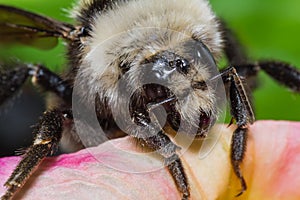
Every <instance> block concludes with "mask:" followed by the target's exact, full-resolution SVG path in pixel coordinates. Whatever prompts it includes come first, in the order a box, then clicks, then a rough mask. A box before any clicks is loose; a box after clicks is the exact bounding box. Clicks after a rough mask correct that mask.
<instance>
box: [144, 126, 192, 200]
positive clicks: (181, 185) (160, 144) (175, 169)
mask: <svg viewBox="0 0 300 200" xmlns="http://www.w3.org/2000/svg"><path fill="white" fill-rule="evenodd" d="M142 140H143V141H142V144H143V143H144V144H145V145H146V146H147V147H149V148H151V149H154V150H156V151H157V152H158V153H159V154H160V155H162V156H163V157H164V160H165V164H166V165H167V167H168V170H169V172H170V174H171V175H172V177H173V179H174V181H175V184H176V186H177V188H178V190H179V191H180V192H181V193H182V195H183V196H182V199H183V200H186V199H188V198H189V196H190V192H189V185H188V179H187V176H186V174H185V172H184V168H183V164H182V162H181V160H180V158H179V156H178V155H177V153H176V150H177V149H178V148H179V147H177V146H176V145H175V144H174V143H173V142H172V141H171V140H170V138H169V137H168V136H167V135H166V134H165V133H164V132H163V131H160V132H158V133H157V134H156V135H154V136H150V137H148V138H144V139H142Z"/></svg>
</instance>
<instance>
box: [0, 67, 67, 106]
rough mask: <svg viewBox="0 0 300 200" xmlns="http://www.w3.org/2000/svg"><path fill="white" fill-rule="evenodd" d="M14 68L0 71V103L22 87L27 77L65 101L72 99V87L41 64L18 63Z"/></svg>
mask: <svg viewBox="0 0 300 200" xmlns="http://www.w3.org/2000/svg"><path fill="white" fill-rule="evenodd" d="M18 65H20V66H18V67H15V68H14V69H6V70H1V72H0V105H1V104H2V103H4V102H5V101H6V100H7V99H8V98H9V97H11V96H12V95H14V93H15V92H16V91H17V90H18V89H19V88H21V87H22V85H23V84H24V82H25V81H26V79H27V78H28V77H32V80H33V83H35V84H37V85H39V86H41V87H42V88H43V89H44V90H47V91H51V92H54V93H55V94H57V95H58V96H59V97H61V98H62V99H64V100H65V101H66V102H71V100H72V87H70V86H69V84H68V83H67V82H66V81H64V80H63V79H62V78H60V77H59V76H58V75H56V74H55V73H53V72H51V71H50V70H48V69H47V68H45V67H44V66H42V65H27V64H18Z"/></svg>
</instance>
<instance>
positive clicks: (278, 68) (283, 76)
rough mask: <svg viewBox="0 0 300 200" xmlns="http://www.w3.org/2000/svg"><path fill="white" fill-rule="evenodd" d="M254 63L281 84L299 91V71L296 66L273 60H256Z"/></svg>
mask: <svg viewBox="0 0 300 200" xmlns="http://www.w3.org/2000/svg"><path fill="white" fill-rule="evenodd" d="M256 65H257V66H258V67H259V68H260V69H261V70H263V71H264V72H266V73H267V74H268V75H269V76H270V77H272V78H273V79H275V80H276V81H278V82H279V83H281V84H282V85H284V86H286V87H288V88H289V89H291V90H293V91H295V92H298V93H300V71H299V70H297V69H296V67H294V66H291V65H289V64H287V63H284V62H274V61H265V62H258V63H257V64H256Z"/></svg>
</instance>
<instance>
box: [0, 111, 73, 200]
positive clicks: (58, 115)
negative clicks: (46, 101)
mask: <svg viewBox="0 0 300 200" xmlns="http://www.w3.org/2000/svg"><path fill="white" fill-rule="evenodd" d="M65 120H72V117H71V114H70V113H68V112H62V111H59V110H51V111H46V112H45V113H44V114H43V116H42V117H41V118H40V121H39V123H38V124H37V125H36V127H35V130H34V131H33V134H34V140H33V144H32V145H31V146H30V147H29V148H28V150H27V151H26V153H25V154H24V155H23V157H22V159H21V161H20V162H19V164H18V165H17V166H16V168H15V170H14V171H13V172H12V174H11V176H10V177H9V179H8V180H7V181H6V182H5V184H4V186H6V187H7V190H6V192H5V194H4V195H3V196H2V197H1V200H8V199H11V198H12V197H13V196H14V194H15V193H16V192H17V191H18V189H19V188H21V187H22V186H23V185H24V184H25V183H26V181H27V179H28V178H29V177H30V175H31V174H32V173H33V172H34V171H35V169H36V168H37V167H38V165H39V164H40V163H41V162H42V160H43V159H44V158H45V157H46V156H47V155H48V154H51V153H53V151H55V150H56V148H57V145H58V143H59V141H60V139H61V135H62V131H63V124H64V122H65Z"/></svg>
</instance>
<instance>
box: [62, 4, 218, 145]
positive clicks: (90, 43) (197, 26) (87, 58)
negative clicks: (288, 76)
mask: <svg viewBox="0 0 300 200" xmlns="http://www.w3.org/2000/svg"><path fill="white" fill-rule="evenodd" d="M72 16H74V17H75V19H77V23H78V24H77V25H79V26H83V27H85V29H86V30H85V31H86V32H87V35H86V36H85V37H82V38H81V41H78V42H73V43H70V44H69V48H68V49H69V53H68V55H69V61H70V65H71V71H70V74H68V76H67V77H72V79H76V80H81V81H82V83H78V84H79V88H80V87H82V88H81V89H79V90H80V91H78V93H80V94H81V97H82V98H84V101H85V102H89V103H92V102H94V101H95V97H94V94H95V93H98V94H99V99H98V103H97V105H99V106H97V105H96V106H97V108H98V109H97V110H98V113H97V114H98V118H99V121H101V122H102V127H104V128H105V129H115V128H116V124H115V123H111V122H112V121H113V119H112V118H113V116H112V114H111V109H114V110H120V109H124V108H123V107H120V105H122V104H121V103H120V102H119V101H120V95H119V94H118V92H116V91H117V89H116V87H117V85H118V82H119V80H120V77H122V76H123V75H124V74H125V73H127V74H128V77H129V78H128V79H129V80H128V81H129V82H130V84H131V85H138V82H141V80H140V79H141V76H140V75H141V70H140V69H141V67H140V66H141V64H142V63H143V62H144V61H145V59H149V58H151V57H152V56H154V55H156V54H158V53H160V52H162V51H165V50H170V51H172V52H174V53H176V54H179V55H180V54H184V49H183V48H178V46H179V45H181V43H183V42H185V41H189V40H191V39H193V40H196V41H201V42H203V43H204V44H205V45H206V46H207V48H208V49H209V51H210V52H211V53H212V54H213V57H214V58H215V59H218V58H219V57H220V56H221V52H222V36H221V32H220V31H219V24H218V22H217V19H216V17H215V15H214V13H213V12H212V11H211V8H210V5H209V4H208V2H207V1H204V0H192V1H190V2H189V3H186V2H184V1H181V0H167V1H159V0H149V1H122V0H119V1H118V0H117V1H91V0H83V1H81V2H80V3H79V6H77V7H76V8H75V9H74V10H73V12H72ZM150 73H151V72H150ZM197 73H199V74H200V77H199V79H201V80H199V81H206V80H208V79H209V78H210V77H211V74H210V73H209V70H208V69H206V68H205V66H200V67H199V68H197ZM72 81H74V80H72ZM87 82H88V84H86V83H87ZM172 82H173V84H171V85H169V87H170V88H171V90H173V91H174V92H175V93H177V94H179V93H182V91H185V89H186V88H189V87H190V80H189V79H187V78H186V77H177V78H174V76H173V78H172ZM140 96H141V94H139V97H138V98H140ZM165 98H166V97H165ZM136 101H137V100H136ZM182 104H184V105H175V107H176V108H177V110H178V108H179V107H183V109H182V110H181V113H180V116H181V117H183V118H185V119H184V120H187V121H190V122H191V124H192V123H195V126H198V124H197V123H199V122H196V121H195V122H193V121H194V119H197V120H198V119H199V117H197V115H198V114H199V113H198V110H197V109H195V108H201V110H203V111H204V112H206V113H210V114H211V113H214V115H216V110H215V107H216V105H215V101H214V94H213V93H212V92H208V91H196V92H193V93H192V94H190V98H189V99H187V101H185V102H184V103H182ZM214 118H216V116H214ZM66 134H69V133H66ZM71 135H74V138H76V137H77V136H76V133H74V134H73V133H72V134H71ZM67 137H69V136H67ZM71 138H72V137H71ZM86 138H88V136H87V137H86ZM63 141H65V140H63ZM74 141H75V143H76V141H79V140H78V139H75V140H74ZM91 145H96V144H91Z"/></svg>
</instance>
